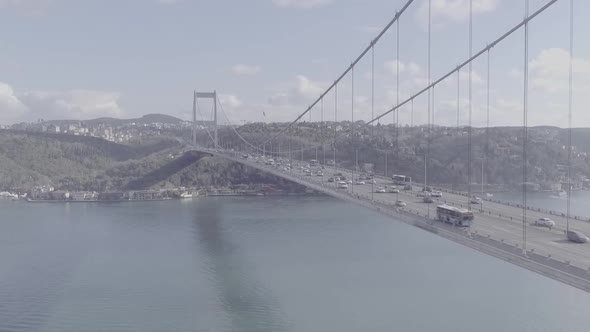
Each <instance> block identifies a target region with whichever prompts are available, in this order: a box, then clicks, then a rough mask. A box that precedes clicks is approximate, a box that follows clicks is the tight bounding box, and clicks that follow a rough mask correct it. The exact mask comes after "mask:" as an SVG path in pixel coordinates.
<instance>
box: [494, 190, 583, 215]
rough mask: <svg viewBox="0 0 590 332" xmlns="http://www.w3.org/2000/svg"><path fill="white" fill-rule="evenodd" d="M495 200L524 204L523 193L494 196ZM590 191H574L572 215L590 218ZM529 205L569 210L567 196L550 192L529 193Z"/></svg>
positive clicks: (563, 210) (553, 209) (552, 209)
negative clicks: (559, 195) (589, 203)
mask: <svg viewBox="0 0 590 332" xmlns="http://www.w3.org/2000/svg"><path fill="white" fill-rule="evenodd" d="M493 198H494V199H498V200H501V201H504V202H513V203H516V204H521V203H522V192H505V193H496V194H494V197H493ZM589 200H590V191H588V190H581V191H572V198H571V214H572V215H575V216H580V217H590V205H588V201H589ZM527 205H528V206H531V207H536V208H541V209H545V210H551V211H555V212H562V213H565V212H566V210H567V196H561V197H558V196H555V195H554V194H553V193H549V192H529V193H527Z"/></svg>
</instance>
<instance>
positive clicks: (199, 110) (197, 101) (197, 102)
mask: <svg viewBox="0 0 590 332" xmlns="http://www.w3.org/2000/svg"><path fill="white" fill-rule="evenodd" d="M195 105H196V107H197V111H198V112H199V115H200V116H201V119H202V121H205V120H204V119H205V117H204V116H203V113H201V107H200V106H199V98H196V97H195ZM204 127H205V131H207V135H209V138H210V139H211V141H212V142H215V139H214V138H213V136H211V132H209V128H207V126H204Z"/></svg>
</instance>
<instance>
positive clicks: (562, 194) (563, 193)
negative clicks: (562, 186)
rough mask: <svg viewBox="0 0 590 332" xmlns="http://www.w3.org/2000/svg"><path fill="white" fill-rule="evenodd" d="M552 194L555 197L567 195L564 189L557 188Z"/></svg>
mask: <svg viewBox="0 0 590 332" xmlns="http://www.w3.org/2000/svg"><path fill="white" fill-rule="evenodd" d="M553 196H555V197H566V196H567V192H566V191H565V190H559V191H556V192H554V193H553Z"/></svg>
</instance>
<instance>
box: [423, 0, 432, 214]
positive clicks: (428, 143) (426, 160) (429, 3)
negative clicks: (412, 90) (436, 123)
mask: <svg viewBox="0 0 590 332" xmlns="http://www.w3.org/2000/svg"><path fill="white" fill-rule="evenodd" d="M431 10H432V0H428V85H430V83H431V81H430V80H431V76H430V47H431V45H430V44H431V40H430V38H431V31H432V15H431ZM431 93H432V91H431V89H428V121H427V128H426V129H427V136H426V137H427V138H426V157H425V161H424V190H426V188H427V187H428V164H429V163H430V116H431V115H430V112H431V109H430V104H431V102H432V99H431V97H432V96H431ZM428 206H429V207H430V205H428ZM428 216H429V217H430V209H428Z"/></svg>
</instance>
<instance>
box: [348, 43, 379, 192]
mask: <svg viewBox="0 0 590 332" xmlns="http://www.w3.org/2000/svg"><path fill="white" fill-rule="evenodd" d="M374 112H375V44H374V43H373V42H371V120H372V119H374V118H375V115H374ZM374 129H375V126H374V125H371V139H374V138H375V132H374ZM357 156H358V152H357ZM357 158H358V157H357ZM352 181H354V179H352ZM372 188H373V181H371V189H372ZM373 193H374V190H371V201H374V197H373Z"/></svg>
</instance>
